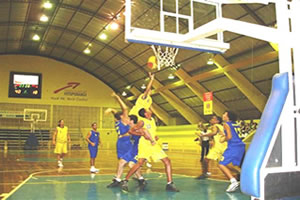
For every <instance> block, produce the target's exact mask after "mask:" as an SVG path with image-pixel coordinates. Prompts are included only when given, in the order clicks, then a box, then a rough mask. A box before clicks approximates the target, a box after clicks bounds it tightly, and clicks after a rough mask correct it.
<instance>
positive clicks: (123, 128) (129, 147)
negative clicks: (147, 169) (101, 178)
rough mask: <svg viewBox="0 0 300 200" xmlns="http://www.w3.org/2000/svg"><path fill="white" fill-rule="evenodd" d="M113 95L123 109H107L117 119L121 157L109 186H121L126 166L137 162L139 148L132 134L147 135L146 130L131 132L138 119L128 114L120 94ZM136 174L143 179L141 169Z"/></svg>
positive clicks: (116, 126) (118, 151) (116, 125)
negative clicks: (132, 140) (136, 147)
mask: <svg viewBox="0 0 300 200" xmlns="http://www.w3.org/2000/svg"><path fill="white" fill-rule="evenodd" d="M112 96H113V97H115V98H116V99H117V101H118V103H119V104H120V106H121V108H122V111H121V112H117V111H116V110H114V109H110V108H109V109H107V110H106V111H105V113H112V114H113V115H114V117H115V120H116V123H115V128H116V131H117V133H118V140H117V155H118V159H119V164H118V169H117V175H116V178H114V179H113V182H112V183H111V184H109V185H108V186H107V187H116V186H119V185H120V183H121V176H122V173H123V169H124V166H125V165H126V164H127V163H129V162H134V163H135V162H136V160H135V157H136V154H135V152H137V149H135V148H134V146H133V144H132V143H131V140H130V139H131V134H135V135H145V132H143V131H132V132H131V133H129V130H130V125H132V126H133V124H134V123H136V121H137V119H136V120H133V115H131V116H130V117H129V116H128V108H127V106H126V105H125V103H124V102H123V101H122V100H121V98H120V97H119V96H118V95H116V94H115V93H113V94H112ZM146 137H147V136H146ZM152 141H153V140H152ZM136 146H137V145H136ZM132 166H133V164H130V165H129V167H132ZM135 174H136V176H137V178H138V179H139V180H141V181H142V180H143V179H144V178H143V177H142V175H141V173H140V171H137V172H136V173H135Z"/></svg>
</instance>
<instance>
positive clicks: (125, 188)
mask: <svg viewBox="0 0 300 200" xmlns="http://www.w3.org/2000/svg"><path fill="white" fill-rule="evenodd" d="M121 188H122V191H123V192H128V180H123V181H122V185H121Z"/></svg>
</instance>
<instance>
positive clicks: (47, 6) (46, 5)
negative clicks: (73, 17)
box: [43, 1, 52, 9]
mask: <svg viewBox="0 0 300 200" xmlns="http://www.w3.org/2000/svg"><path fill="white" fill-rule="evenodd" d="M43 7H44V8H46V9H50V8H52V3H50V1H46V2H45V3H44V4H43Z"/></svg>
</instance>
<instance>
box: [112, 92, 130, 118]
mask: <svg viewBox="0 0 300 200" xmlns="http://www.w3.org/2000/svg"><path fill="white" fill-rule="evenodd" d="M111 96H112V97H114V98H116V99H117V101H118V103H119V104H120V106H121V109H122V113H123V115H124V116H128V107H127V106H126V104H125V103H124V102H123V101H122V99H121V97H119V96H118V95H117V94H116V93H114V92H113V93H112V95H111Z"/></svg>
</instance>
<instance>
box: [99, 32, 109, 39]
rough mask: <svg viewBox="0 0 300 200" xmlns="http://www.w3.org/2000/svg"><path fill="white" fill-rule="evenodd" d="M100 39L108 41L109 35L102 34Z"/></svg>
mask: <svg viewBox="0 0 300 200" xmlns="http://www.w3.org/2000/svg"><path fill="white" fill-rule="evenodd" d="M99 38H100V39H101V40H106V39H107V35H106V34H105V33H101V34H100V35H99Z"/></svg>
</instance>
